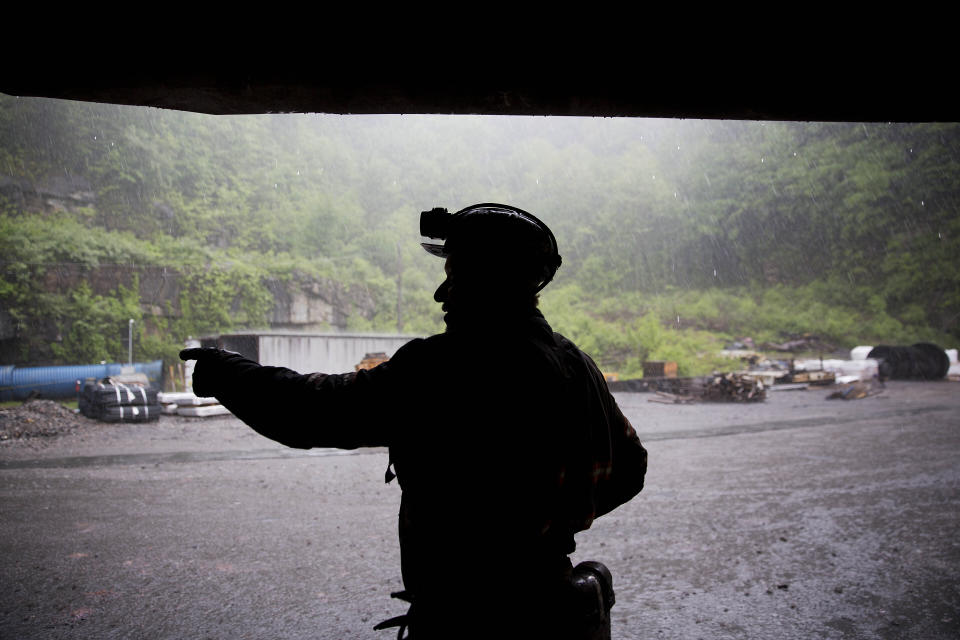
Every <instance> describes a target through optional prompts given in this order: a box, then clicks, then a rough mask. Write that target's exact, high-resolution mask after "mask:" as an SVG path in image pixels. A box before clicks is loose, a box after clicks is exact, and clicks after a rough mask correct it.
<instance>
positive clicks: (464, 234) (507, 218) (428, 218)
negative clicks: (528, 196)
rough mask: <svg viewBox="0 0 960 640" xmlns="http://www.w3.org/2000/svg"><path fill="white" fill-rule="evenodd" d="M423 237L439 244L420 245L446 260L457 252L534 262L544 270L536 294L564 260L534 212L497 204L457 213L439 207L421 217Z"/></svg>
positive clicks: (553, 239)
mask: <svg viewBox="0 0 960 640" xmlns="http://www.w3.org/2000/svg"><path fill="white" fill-rule="evenodd" d="M420 235H422V236H425V237H427V238H430V239H432V240H442V241H444V242H443V244H440V243H437V242H423V243H421V246H423V248H424V249H426V250H427V252H428V253H431V254H433V255H435V256H440V257H441V258H446V257H447V256H449V255H450V254H451V253H454V252H460V251H463V252H466V251H469V250H472V251H478V250H482V251H486V252H489V253H490V254H491V255H496V254H497V253H498V252H504V251H505V252H507V253H508V254H511V253H512V254H522V255H513V256H512V257H514V258H517V259H522V260H524V261H527V262H530V263H534V264H536V265H537V267H538V268H540V269H541V273H540V278H539V281H538V284H537V288H536V290H535V291H534V293H536V292H538V291H540V290H541V289H543V288H544V287H545V286H547V284H548V283H549V282H550V281H551V280H552V279H553V276H554V275H555V274H556V273H557V269H559V268H560V264H561V263H562V261H563V260H562V258H561V257H560V252H559V250H558V249H557V240H556V238H554V236H553V232H551V231H550V228H549V227H547V225H545V224H544V223H543V222H541V221H540V220H539V219H538V218H537V217H536V216H534V215H533V214H531V213H528V212H526V211H524V210H523V209H518V208H517V207H511V206H509V205H505V204H497V203H495V202H485V203H482V204H474V205H471V206H469V207H466V208H464V209H461V210H460V211H457V212H456V213H452V214H451V213H449V212H448V211H447V210H446V209H443V208H440V207H437V208H435V209H431V210H430V211H424V212H422V213H421V214H420Z"/></svg>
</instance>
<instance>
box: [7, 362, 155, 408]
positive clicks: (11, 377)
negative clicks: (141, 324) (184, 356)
mask: <svg viewBox="0 0 960 640" xmlns="http://www.w3.org/2000/svg"><path fill="white" fill-rule="evenodd" d="M122 373H144V374H146V375H147V379H148V380H149V381H150V384H152V385H154V386H158V387H159V386H162V384H163V360H154V361H153V362H135V363H134V364H133V365H128V364H120V363H117V362H113V363H110V364H87V365H73V366H64V367H15V366H12V365H8V366H3V367H0V402H8V401H10V400H26V399H27V398H29V397H30V395H31V394H33V393H35V394H36V395H38V396H39V397H41V398H73V397H76V395H77V380H80V381H81V382H82V381H83V380H85V379H86V378H97V379H102V378H108V377H110V376H116V375H120V374H122Z"/></svg>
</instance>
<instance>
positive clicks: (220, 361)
mask: <svg viewBox="0 0 960 640" xmlns="http://www.w3.org/2000/svg"><path fill="white" fill-rule="evenodd" d="M239 355H240V354H239V353H237V352H236V351H226V350H224V349H217V348H215V347H196V348H192V349H184V350H183V351H181V352H180V359H181V360H196V361H197V365H196V367H194V369H193V392H194V393H195V394H196V395H198V396H200V397H210V396H216V395H217V389H218V387H219V384H218V383H219V382H221V381H222V379H223V378H224V375H223V374H224V369H225V364H226V361H227V359H229V358H234V357H236V356H239Z"/></svg>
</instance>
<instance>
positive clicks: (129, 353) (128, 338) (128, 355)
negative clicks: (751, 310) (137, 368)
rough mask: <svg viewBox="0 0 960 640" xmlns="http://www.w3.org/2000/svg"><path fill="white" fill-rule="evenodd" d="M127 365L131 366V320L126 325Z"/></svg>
mask: <svg viewBox="0 0 960 640" xmlns="http://www.w3.org/2000/svg"><path fill="white" fill-rule="evenodd" d="M127 364H133V318H130V322H129V323H128V324H127Z"/></svg>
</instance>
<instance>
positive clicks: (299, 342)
mask: <svg viewBox="0 0 960 640" xmlns="http://www.w3.org/2000/svg"><path fill="white" fill-rule="evenodd" d="M419 337H421V336H415V335H403V334H386V333H383V334H377V333H300V332H290V331H262V332H260V331H248V332H243V333H229V334H223V335H220V336H216V337H208V338H203V339H201V340H200V343H201V345H202V346H205V347H219V348H221V349H229V350H230V351H236V352H238V353H242V354H243V355H245V356H246V357H248V358H251V359H253V360H256V361H257V362H259V363H260V364H263V365H270V366H277V367H287V368H289V369H293V370H294V371H299V372H300V373H312V372H314V371H320V372H322V373H345V372H348V371H354V368H355V367H356V365H358V364H360V361H361V360H363V359H364V357H366V355H367V354H371V353H385V354H386V355H387V356H388V357H390V356H393V354H394V353H396V352H397V349H399V348H400V347H402V346H403V345H405V344H406V343H407V342H409V341H410V340H413V339H414V338H419Z"/></svg>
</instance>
